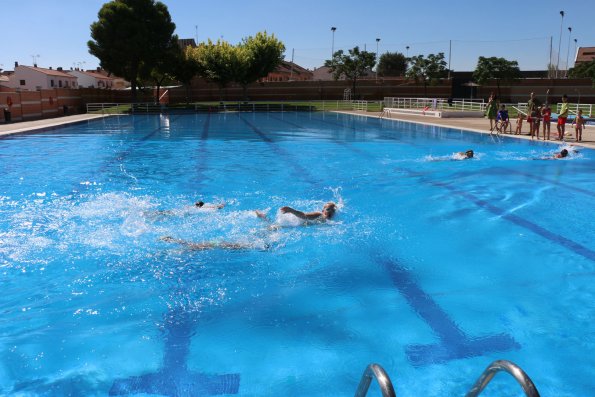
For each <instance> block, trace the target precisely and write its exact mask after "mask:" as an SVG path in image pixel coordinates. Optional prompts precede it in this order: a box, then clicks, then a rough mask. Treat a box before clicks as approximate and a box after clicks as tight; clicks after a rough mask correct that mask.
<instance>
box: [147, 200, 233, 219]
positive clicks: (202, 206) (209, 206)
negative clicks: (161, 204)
mask: <svg viewBox="0 0 595 397" xmlns="http://www.w3.org/2000/svg"><path fill="white" fill-rule="evenodd" d="M223 207H225V203H219V204H211V203H205V202H204V201H197V202H196V203H194V205H192V206H186V207H184V208H180V209H175V210H159V211H154V212H152V213H150V214H146V215H153V216H172V215H178V216H181V215H188V214H191V213H194V212H195V211H196V209H198V208H200V209H201V210H220V209H222V208H223Z"/></svg>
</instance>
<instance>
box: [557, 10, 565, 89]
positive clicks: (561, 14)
mask: <svg viewBox="0 0 595 397" xmlns="http://www.w3.org/2000/svg"><path fill="white" fill-rule="evenodd" d="M560 16H562V19H561V20H560V40H558V61H557V62H556V78H557V77H558V73H559V71H560V51H561V50H562V24H563V23H564V11H560Z"/></svg>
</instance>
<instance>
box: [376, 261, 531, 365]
mask: <svg viewBox="0 0 595 397" xmlns="http://www.w3.org/2000/svg"><path fill="white" fill-rule="evenodd" d="M375 260H376V262H377V263H379V264H380V265H381V266H382V267H383V268H384V269H385V270H386V271H387V273H388V274H389V275H390V278H391V280H392V282H393V284H394V285H395V287H397V289H398V290H399V292H400V293H401V294H402V295H403V297H405V299H406V300H407V302H408V303H409V305H411V307H412V308H413V310H415V312H416V313H417V314H419V316H420V317H421V318H422V319H423V320H424V321H425V322H426V323H427V324H428V326H430V328H432V330H433V331H434V333H435V334H436V335H437V336H438V338H439V339H440V343H437V344H431V345H409V346H407V347H406V348H405V351H406V354H407V358H408V359H409V361H410V362H411V364H412V365H413V366H424V365H430V364H440V363H444V362H447V361H450V360H456V359H462V358H469V357H477V356H482V355H484V354H487V353H492V352H501V351H508V350H517V349H520V348H521V346H520V345H519V344H518V343H517V342H516V341H515V340H514V339H513V338H512V337H511V336H510V335H506V334H499V335H490V336H484V337H478V338H475V337H474V338H470V337H469V336H468V335H466V334H465V333H464V332H463V331H462V330H460V329H459V327H457V325H456V324H455V322H454V321H453V320H452V319H451V318H450V317H449V316H448V314H447V313H446V312H445V311H444V310H442V308H440V306H438V304H437V303H436V302H435V301H434V300H433V299H432V297H431V296H429V295H428V294H426V293H425V292H424V291H423V290H422V289H421V287H420V286H419V285H418V284H417V283H416V282H415V280H414V279H413V277H412V276H411V273H410V272H409V271H408V270H407V269H405V268H404V267H403V266H401V265H400V264H399V263H398V262H397V261H396V260H394V259H389V258H386V257H381V256H379V257H377V258H375Z"/></svg>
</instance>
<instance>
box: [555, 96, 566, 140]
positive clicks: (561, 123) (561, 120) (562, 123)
mask: <svg viewBox="0 0 595 397" xmlns="http://www.w3.org/2000/svg"><path fill="white" fill-rule="evenodd" d="M567 117H568V97H567V96H566V94H564V95H562V106H561V107H560V114H558V126H557V127H558V140H559V141H561V140H563V139H564V134H565V133H566V118H567Z"/></svg>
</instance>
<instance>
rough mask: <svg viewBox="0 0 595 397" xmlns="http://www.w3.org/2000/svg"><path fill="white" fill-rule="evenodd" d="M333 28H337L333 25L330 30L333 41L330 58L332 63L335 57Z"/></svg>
mask: <svg viewBox="0 0 595 397" xmlns="http://www.w3.org/2000/svg"><path fill="white" fill-rule="evenodd" d="M335 30H337V28H336V27H334V26H333V27H331V32H333V41H332V44H331V59H332V61H331V62H333V63H334V59H335Z"/></svg>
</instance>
